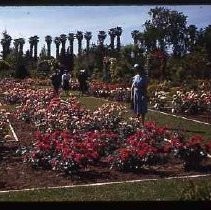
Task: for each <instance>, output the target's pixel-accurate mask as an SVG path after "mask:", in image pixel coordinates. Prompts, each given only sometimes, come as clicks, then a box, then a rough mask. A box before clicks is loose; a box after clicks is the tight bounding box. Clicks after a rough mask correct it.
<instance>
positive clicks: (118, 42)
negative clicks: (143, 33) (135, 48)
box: [116, 26, 122, 51]
mask: <svg viewBox="0 0 211 210" xmlns="http://www.w3.org/2000/svg"><path fill="white" fill-rule="evenodd" d="M121 35H122V28H121V27H118V26H117V27H116V36H117V51H120V48H121V41H120V37H121Z"/></svg>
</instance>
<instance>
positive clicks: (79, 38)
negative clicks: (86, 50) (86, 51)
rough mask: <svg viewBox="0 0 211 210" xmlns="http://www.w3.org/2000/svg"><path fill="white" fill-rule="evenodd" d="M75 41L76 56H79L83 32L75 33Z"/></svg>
mask: <svg viewBox="0 0 211 210" xmlns="http://www.w3.org/2000/svg"><path fill="white" fill-rule="evenodd" d="M76 39H77V40H78V55H81V51H82V39H83V32H82V31H77V33H76Z"/></svg>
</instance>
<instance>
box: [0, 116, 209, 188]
mask: <svg viewBox="0 0 211 210" xmlns="http://www.w3.org/2000/svg"><path fill="white" fill-rule="evenodd" d="M11 124H12V126H13V127H14V129H15V132H16V134H17V136H18V139H19V142H18V143H17V142H7V143H5V144H4V145H3V146H0V177H1V179H0V190H17V189H24V188H36V187H52V186H64V185H76V184H88V183H99V182H111V181H124V180H135V179H149V178H164V177H170V176H182V175H194V174H206V173H211V160H208V161H206V162H204V163H203V164H202V167H201V168H200V169H198V170H197V171H185V170H184V167H183V164H182V163H180V162H176V161H175V160H174V161H173V162H171V163H168V164H163V165H159V166H154V167H150V168H144V169H142V170H140V171H139V172H127V173H126V172H120V171H117V170H114V169H109V167H105V163H101V164H98V165H96V166H90V167H89V168H86V169H84V170H81V171H80V172H79V174H77V176H76V175H75V176H70V175H65V174H64V173H60V172H56V171H52V170H43V169H39V170H38V169H33V168H32V167H31V166H30V165H29V164H27V163H24V162H23V159H22V157H20V156H17V154H16V150H17V148H18V146H20V145H22V146H27V145H30V144H31V143H32V141H33V132H34V128H33V126H32V125H31V124H27V123H24V122H22V121H20V120H17V119H11Z"/></svg>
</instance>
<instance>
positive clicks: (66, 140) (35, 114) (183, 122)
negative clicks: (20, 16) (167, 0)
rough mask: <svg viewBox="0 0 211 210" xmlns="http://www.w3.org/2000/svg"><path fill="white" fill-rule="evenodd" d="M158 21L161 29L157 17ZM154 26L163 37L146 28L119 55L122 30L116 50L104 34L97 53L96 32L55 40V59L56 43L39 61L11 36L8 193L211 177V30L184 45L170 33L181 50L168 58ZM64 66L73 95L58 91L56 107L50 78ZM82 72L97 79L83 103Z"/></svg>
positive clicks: (2, 149)
mask: <svg viewBox="0 0 211 210" xmlns="http://www.w3.org/2000/svg"><path fill="white" fill-rule="evenodd" d="M156 11H157V12H158V14H160V15H163V14H164V9H158V8H156V9H154V10H151V13H153V12H156ZM165 12H167V13H168V12H170V11H168V10H167V11H165ZM168 15H169V17H171V13H169V14H168ZM177 15H178V17H182V15H181V14H179V13H178V14H177ZM151 18H152V19H156V18H157V19H156V20H157V21H158V20H159V15H157V16H156V15H155V16H154V15H153V16H152V17H151ZM169 21H171V18H170V20H169ZM178 21H179V20H178ZM180 21H181V23H182V18H181V20H180ZM147 24H151V27H154V30H161V29H159V28H158V26H157V25H156V24H155V23H154V22H153V21H152V22H150V23H146V24H145V27H146V28H145V31H144V32H143V33H142V32H139V31H136V30H135V31H133V32H132V33H131V35H132V39H133V41H134V43H133V44H131V45H128V46H121V42H120V37H121V34H122V32H123V30H122V28H121V27H116V28H112V29H110V30H109V32H108V34H109V36H110V41H111V43H110V45H109V46H106V45H104V40H105V39H106V37H107V34H106V32H105V31H99V34H98V39H99V44H98V45H94V44H93V45H92V46H90V45H89V42H90V40H91V38H92V34H91V32H86V33H84V34H83V32H81V31H78V32H77V33H76V34H69V35H68V36H66V35H65V34H62V35H61V36H60V37H55V39H54V43H55V45H56V58H54V57H53V56H51V48H50V46H51V44H52V37H51V36H49V35H48V36H46V37H45V40H46V44H47V49H45V47H43V49H42V51H41V52H40V55H39V56H38V55H37V44H38V42H39V37H38V36H34V37H30V38H29V43H30V50H28V51H27V52H26V53H25V54H24V53H23V50H22V49H23V45H24V43H25V40H24V39H23V38H20V39H15V40H14V47H12V46H11V45H10V44H11V40H12V38H11V37H10V35H9V34H8V33H7V32H3V38H2V40H1V44H2V46H3V52H2V60H1V61H0V73H1V80H0V175H1V180H0V190H1V191H4V190H22V189H26V188H38V187H59V186H65V185H78V184H93V183H104V182H115V181H118V182H119V181H128V180H145V179H146V180H147V179H150V178H151V179H158V180H162V179H163V178H170V177H181V176H194V175H195V176H203V175H210V174H211V133H210V131H211V83H210V79H211V67H210V66H211V65H210V62H211V61H210V60H209V59H210V39H209V37H210V33H211V30H210V26H208V27H207V28H205V29H204V30H203V31H198V30H197V29H196V28H195V27H194V25H190V26H187V25H186V24H185V22H184V23H183V27H184V28H185V29H186V34H185V35H186V37H185V38H184V40H180V42H178V43H175V40H177V39H176V38H175V37H174V36H173V35H170V34H171V33H170V32H169V34H168V33H167V31H168V30H169V31H170V30H171V28H170V26H168V27H169V28H168V30H167V31H165V34H166V36H168V38H169V39H168V40H170V41H169V42H172V43H173V44H174V45H173V53H172V55H169V54H167V53H166V52H165V47H164V46H163V45H164V44H165V43H163V42H162V40H166V37H156V35H154V36H152V35H150V27H148V25H147ZM153 24H154V25H153ZM175 27H176V26H175ZM178 27H179V26H178ZM180 27H182V26H180ZM179 30H180V28H178V31H179ZM178 33H179V32H178ZM199 33H202V34H200V35H201V36H200V35H199ZM175 36H177V34H175ZM178 37H180V34H178ZM201 37H203V39H202V38H201ZM67 38H68V40H69V42H70V45H69V47H68V49H66V46H65V44H66V40H67ZM83 38H84V39H86V49H84V50H83V49H82V40H83ZM115 38H117V44H116V48H115V45H114V41H115ZM74 39H77V40H78V54H77V55H74V54H73V42H74ZM149 40H150V41H149ZM153 40H155V42H153ZM156 40H157V42H158V44H156ZM183 42H184V43H183ZM153 43H154V44H153ZM60 44H61V46H62V47H61V49H60V48H59V47H60ZM167 44H168V43H166V45H167ZM181 45H182V46H183V47H186V48H185V50H184V48H182V47H178V46H181ZM18 47H19V48H18ZM33 49H34V56H33ZM202 57H203V58H204V59H202ZM200 59H201V60H200ZM199 61H200V62H199ZM58 63H59V64H60V65H62V66H63V67H64V68H66V69H69V71H70V72H71V74H72V75H73V78H72V81H71V88H70V91H69V92H68V94H67V95H66V94H65V93H64V92H63V91H62V90H60V94H59V96H58V97H55V95H54V94H53V88H52V85H51V81H50V79H49V75H50V74H52V72H53V71H54V69H55V66H56V65H57V64H58ZM134 63H140V64H141V65H143V67H144V68H145V70H146V71H147V73H148V75H149V78H150V83H149V86H148V97H149V104H148V106H149V111H148V113H147V119H146V124H145V126H144V128H142V127H141V126H140V122H139V120H138V119H137V118H135V116H134V114H133V113H132V110H130V106H129V103H130V86H131V80H130V78H131V77H132V76H133V72H132V70H131V66H132V65H133V64H134ZM82 68H85V69H87V70H88V72H89V76H90V77H89V91H88V93H87V94H86V95H83V96H80V94H79V84H78V81H77V79H76V78H77V74H78V72H79V70H80V69H82ZM201 180H202V181H203V178H201ZM209 180H210V179H208V181H207V182H209ZM209 193H210V191H209ZM183 196H185V195H184V194H183ZM198 196H199V197H198V199H200V195H198ZM190 199H193V198H190ZM206 199H210V197H209V196H208V198H207V197H206Z"/></svg>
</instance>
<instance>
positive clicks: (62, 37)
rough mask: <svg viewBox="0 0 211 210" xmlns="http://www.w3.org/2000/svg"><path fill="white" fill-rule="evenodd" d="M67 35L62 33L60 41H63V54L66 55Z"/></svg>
mask: <svg viewBox="0 0 211 210" xmlns="http://www.w3.org/2000/svg"><path fill="white" fill-rule="evenodd" d="M66 40H67V36H66V35H65V34H61V35H60V41H61V43H62V48H61V55H62V56H64V55H65V44H66Z"/></svg>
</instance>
